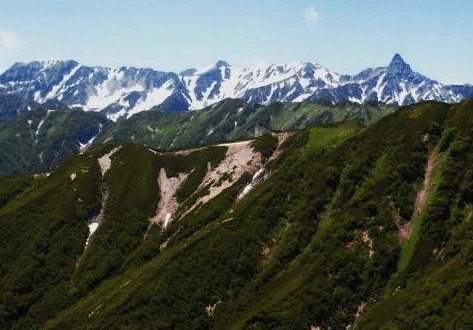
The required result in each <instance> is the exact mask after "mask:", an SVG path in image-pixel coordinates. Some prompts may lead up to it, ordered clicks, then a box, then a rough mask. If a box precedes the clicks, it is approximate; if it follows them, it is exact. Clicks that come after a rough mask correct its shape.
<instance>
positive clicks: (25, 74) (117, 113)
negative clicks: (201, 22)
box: [0, 54, 473, 121]
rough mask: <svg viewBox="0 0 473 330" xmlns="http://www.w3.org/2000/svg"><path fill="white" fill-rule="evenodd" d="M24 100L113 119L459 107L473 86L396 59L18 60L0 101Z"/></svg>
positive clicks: (5, 78) (0, 85)
mask: <svg viewBox="0 0 473 330" xmlns="http://www.w3.org/2000/svg"><path fill="white" fill-rule="evenodd" d="M2 95H3V96H8V95H16V96H19V97H20V98H21V99H22V100H24V101H26V102H33V101H34V102H36V103H40V104H43V103H45V102H48V101H49V102H50V101H60V102H62V103H63V104H66V105H68V106H70V107H78V108H82V109H84V110H86V111H88V110H93V111H100V112H102V113H103V114H105V115H106V116H107V117H108V118H109V119H111V120H114V121H116V120H120V119H125V118H129V117H130V116H132V115H133V114H136V113H138V112H142V111H145V110H149V109H152V108H155V109H159V110H165V111H174V112H176V111H188V110H196V109H202V108H204V107H206V106H209V105H212V104H215V103H217V102H219V101H221V100H223V99H226V98H241V99H243V100H244V101H246V102H248V103H257V104H269V103H271V102H275V101H283V102H300V101H309V102H311V101H321V100H322V101H324V102H329V103H332V104H336V103H339V102H343V101H350V102H354V103H360V104H363V103H366V102H373V101H375V102H381V103H385V104H390V105H408V104H412V103H415V102H419V101H423V100H437V101H443V102H448V103H454V102H459V101H461V100H463V99H465V98H467V97H470V96H472V95H473V86H472V85H445V84H442V83H440V82H438V81H435V80H433V79H430V78H428V77H426V76H424V75H422V74H420V73H417V72H415V71H413V70H412V69H411V67H410V66H409V65H408V64H407V63H406V62H405V61H404V60H403V59H402V57H401V56H400V55H399V54H396V55H394V57H393V58H392V60H391V62H390V63H389V65H388V66H386V67H379V68H369V69H366V70H363V71H361V72H360V73H358V74H356V75H340V74H337V73H335V72H332V71H330V70H328V69H326V68H324V67H322V66H321V65H319V64H317V63H310V62H295V63H287V64H273V65H269V66H259V67H253V68H243V69H239V68H233V67H232V66H230V65H229V64H228V63H227V62H225V61H217V62H216V63H215V64H214V65H211V66H208V67H205V68H200V69H188V70H185V71H182V72H180V73H174V72H164V71H157V70H154V69H149V68H134V67H121V68H118V69H111V68H106V67H100V66H97V67H90V66H86V65H83V64H80V63H78V62H76V61H72V60H67V61H57V60H55V61H43V62H39V61H34V62H29V63H16V64H14V65H13V66H12V67H10V68H9V69H7V70H6V71H5V72H4V73H3V74H1V75H0V96H2Z"/></svg>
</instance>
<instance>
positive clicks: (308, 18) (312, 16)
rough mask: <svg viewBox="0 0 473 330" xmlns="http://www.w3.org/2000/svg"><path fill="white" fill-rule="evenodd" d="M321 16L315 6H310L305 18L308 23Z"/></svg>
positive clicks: (306, 10) (305, 12)
mask: <svg viewBox="0 0 473 330" xmlns="http://www.w3.org/2000/svg"><path fill="white" fill-rule="evenodd" d="M318 18H319V13H318V12H317V10H315V8H314V7H308V8H306V9H305V11H304V19H305V21H306V22H308V23H314V22H315V21H316V20H317V19H318Z"/></svg>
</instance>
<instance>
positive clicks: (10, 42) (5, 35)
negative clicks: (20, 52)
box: [0, 29, 21, 49]
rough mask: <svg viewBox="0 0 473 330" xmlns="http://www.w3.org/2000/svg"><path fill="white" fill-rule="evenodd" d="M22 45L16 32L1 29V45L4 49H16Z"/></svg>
mask: <svg viewBox="0 0 473 330" xmlns="http://www.w3.org/2000/svg"><path fill="white" fill-rule="evenodd" d="M20 43H21V40H20V37H19V36H18V34H17V33H16V32H15V31H11V30H5V29H0V44H1V45H2V47H3V48H9V49H11V48H15V47H17V46H19V45H20Z"/></svg>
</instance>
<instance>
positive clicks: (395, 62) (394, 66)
mask: <svg viewBox="0 0 473 330" xmlns="http://www.w3.org/2000/svg"><path fill="white" fill-rule="evenodd" d="M387 69H388V71H390V72H394V73H398V72H399V73H410V72H412V69H411V67H410V66H409V64H407V63H406V61H404V59H403V58H402V57H401V55H400V54H399V53H396V54H394V56H393V58H392V59H391V62H390V63H389V65H388V67H387Z"/></svg>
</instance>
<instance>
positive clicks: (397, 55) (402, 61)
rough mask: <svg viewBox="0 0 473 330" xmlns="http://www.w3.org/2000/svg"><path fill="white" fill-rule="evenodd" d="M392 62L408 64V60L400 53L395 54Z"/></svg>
mask: <svg viewBox="0 0 473 330" xmlns="http://www.w3.org/2000/svg"><path fill="white" fill-rule="evenodd" d="M391 64H407V63H406V61H404V59H403V58H402V56H401V55H400V54H399V53H396V54H394V56H393V58H392V59H391V62H390V64H389V65H391Z"/></svg>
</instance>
